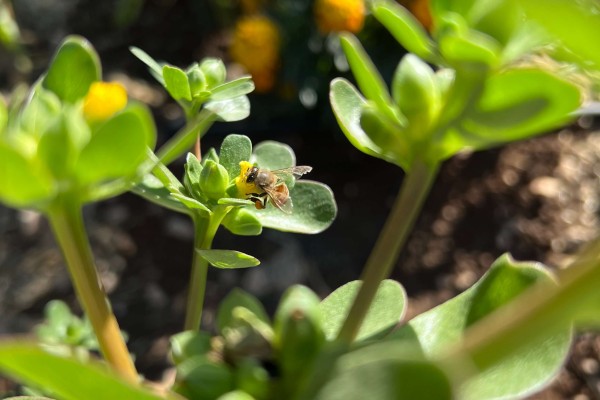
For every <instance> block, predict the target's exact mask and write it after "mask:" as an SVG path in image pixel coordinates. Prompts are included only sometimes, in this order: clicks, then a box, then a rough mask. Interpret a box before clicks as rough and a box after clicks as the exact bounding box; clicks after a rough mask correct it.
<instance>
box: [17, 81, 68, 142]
mask: <svg viewBox="0 0 600 400" xmlns="http://www.w3.org/2000/svg"><path fill="white" fill-rule="evenodd" d="M61 109H62V107H61V103H60V100H59V98H58V96H56V95H55V94H54V92H51V91H48V90H45V89H44V88H43V87H41V86H36V87H34V88H33V89H32V92H31V98H30V99H29V101H28V102H27V103H26V105H25V107H24V108H23V111H22V113H21V115H20V118H19V117H18V116H16V115H11V116H10V117H9V119H11V120H12V121H15V120H17V121H20V125H21V127H22V129H23V130H24V131H25V132H26V133H29V134H32V135H33V136H35V137H37V138H39V137H40V136H41V135H42V133H43V132H44V131H45V130H46V129H48V126H49V125H50V124H51V123H53V122H54V120H55V119H57V118H58V117H59V116H60V112H61Z"/></svg>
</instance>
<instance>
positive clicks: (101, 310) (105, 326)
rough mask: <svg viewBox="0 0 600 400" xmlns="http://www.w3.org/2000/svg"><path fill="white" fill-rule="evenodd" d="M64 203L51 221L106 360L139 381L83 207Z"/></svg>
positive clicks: (51, 212) (51, 213)
mask: <svg viewBox="0 0 600 400" xmlns="http://www.w3.org/2000/svg"><path fill="white" fill-rule="evenodd" d="M64 200H65V201H64V202H63V203H61V204H56V206H55V207H52V208H51V209H50V210H49V212H48V218H49V219H50V223H51V225H52V229H53V230H54V235H55V236H56V238H57V240H58V243H59V245H60V247H61V249H62V252H63V255H64V257H65V259H66V262H67V267H68V269H69V273H70V275H71V280H72V282H73V286H74V287H75V292H76V293H77V297H78V299H79V302H80V303H81V305H82V306H83V309H84V311H85V313H86V315H87V317H88V318H89V319H90V321H91V323H92V326H93V328H94V332H95V333H96V337H97V338H98V343H99V345H100V351H101V352H102V355H103V356H104V358H105V359H106V360H107V361H108V363H109V364H110V365H111V366H112V367H113V368H114V369H115V370H116V371H117V373H118V374H119V375H121V377H123V378H124V379H126V380H128V381H130V382H138V380H139V379H138V374H137V371H136V370H135V366H134V365H133V361H132V360H131V357H130V356H129V352H128V351H127V346H126V345H125V341H124V340H123V337H122V336H121V330H120V329H119V325H118V323H117V320H116V318H115V316H114V314H113V313H112V311H111V309H110V306H109V303H108V299H107V298H106V295H105V293H104V290H103V289H102V287H101V282H100V280H99V278H98V274H97V272H96V267H95V265H94V257H93V255H92V251H91V248H90V245H89V241H88V238H87V234H86V231H85V226H84V224H83V217H82V214H81V204H80V203H79V202H78V201H71V199H68V198H67V199H64Z"/></svg>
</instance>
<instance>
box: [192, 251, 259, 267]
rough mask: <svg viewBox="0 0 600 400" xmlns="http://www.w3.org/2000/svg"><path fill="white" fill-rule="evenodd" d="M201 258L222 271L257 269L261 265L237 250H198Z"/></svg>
mask: <svg viewBox="0 0 600 400" xmlns="http://www.w3.org/2000/svg"><path fill="white" fill-rule="evenodd" d="M196 251H197V252H198V254H199V255H200V257H202V258H203V259H205V260H206V261H207V262H208V263H209V264H210V265H212V266H213V267H217V268H222V269H234V268H248V267H256V266H257V265H258V264H260V261H258V260H257V259H256V258H254V257H252V256H250V255H248V254H245V253H242V252H241V251H235V250H214V249H206V250H201V249H196Z"/></svg>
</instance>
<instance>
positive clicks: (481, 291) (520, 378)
mask: <svg viewBox="0 0 600 400" xmlns="http://www.w3.org/2000/svg"><path fill="white" fill-rule="evenodd" d="M538 281H542V282H551V278H550V276H549V273H548V272H547V271H546V270H545V269H544V268H542V267H541V265H540V264H532V263H517V262H514V261H513V260H512V259H511V258H510V257H509V256H506V255H505V256H503V257H501V258H499V259H498V260H496V262H495V263H494V264H493V265H492V267H491V268H490V270H489V271H488V273H487V274H486V275H484V277H483V278H481V280H480V281H479V282H478V283H476V284H475V285H473V286H472V287H471V288H469V289H467V290H466V291H465V292H464V293H462V294H460V295H459V296H457V297H455V298H453V299H451V300H449V301H447V302H446V303H444V304H442V305H440V306H438V307H436V308H434V309H432V310H430V311H427V312H425V313H423V314H421V315H419V316H417V317H416V318H414V319H412V320H411V321H410V322H409V323H408V324H407V325H405V326H403V327H402V328H400V329H399V330H397V331H396V332H394V333H393V334H392V336H393V337H394V339H398V340H401V339H404V340H408V341H409V342H410V343H413V346H416V347H417V348H420V349H421V350H422V351H423V352H424V353H425V354H426V355H427V356H429V357H437V356H439V355H441V354H443V352H444V351H445V350H447V349H448V348H449V347H450V346H452V345H454V344H456V343H458V341H459V340H460V339H461V338H462V335H463V333H464V331H465V330H466V328H468V327H469V326H470V324H472V323H474V322H475V321H477V320H479V319H480V318H482V317H483V316H485V315H487V314H489V313H491V312H492V311H494V310H495V309H497V308H499V307H500V306H502V305H504V304H506V303H507V302H508V301H509V300H511V299H513V298H515V297H516V296H517V295H519V294H520V293H522V292H523V291H524V290H525V289H526V288H527V287H530V286H531V285H532V284H533V283H535V282H538ZM570 342H571V333H570V329H568V328H565V329H563V330H561V331H559V332H556V331H555V330H552V331H551V332H549V333H548V332H546V333H544V332H540V333H539V340H537V341H535V342H534V343H531V344H530V345H528V346H525V347H523V348H519V349H517V350H515V351H512V350H513V349H509V348H507V349H506V350H505V351H506V357H505V358H504V359H503V360H502V361H501V362H498V363H496V364H495V365H494V367H493V368H490V369H487V370H484V371H480V373H479V374H476V375H474V376H473V377H472V378H471V379H469V380H468V381H466V382H465V383H464V384H463V385H462V386H461V387H460V388H459V392H460V396H459V397H460V398H463V399H489V398H500V397H502V398H517V397H523V396H525V395H526V394H528V393H530V392H531V391H532V390H535V389H536V388H539V387H540V386H542V385H543V384H544V383H546V382H548V381H549V380H550V379H551V378H553V377H554V376H555V374H556V373H557V372H558V370H559V369H560V367H561V366H562V363H563V362H564V360H565V358H566V356H567V353H568V349H569V346H570Z"/></svg>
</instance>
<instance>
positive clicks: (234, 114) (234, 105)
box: [204, 96, 250, 122]
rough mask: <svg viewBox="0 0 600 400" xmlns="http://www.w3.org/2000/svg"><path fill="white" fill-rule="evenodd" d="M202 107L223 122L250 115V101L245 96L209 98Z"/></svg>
mask: <svg viewBox="0 0 600 400" xmlns="http://www.w3.org/2000/svg"><path fill="white" fill-rule="evenodd" d="M204 108H205V109H207V110H210V111H212V112H213V113H214V114H215V115H217V116H218V117H219V118H220V119H221V120H222V121H225V122H234V121H240V120H242V119H244V118H246V117H248V115H250V101H249V100H248V97H246V96H239V97H234V98H232V99H226V100H211V101H209V102H207V103H206V104H205V105H204Z"/></svg>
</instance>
